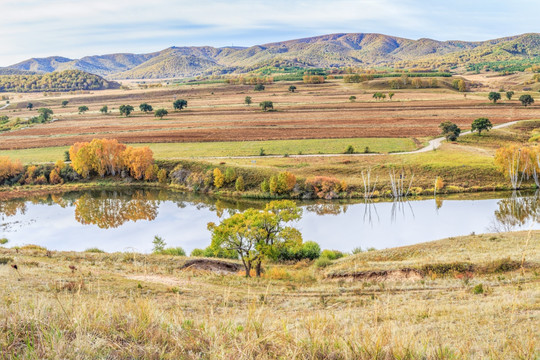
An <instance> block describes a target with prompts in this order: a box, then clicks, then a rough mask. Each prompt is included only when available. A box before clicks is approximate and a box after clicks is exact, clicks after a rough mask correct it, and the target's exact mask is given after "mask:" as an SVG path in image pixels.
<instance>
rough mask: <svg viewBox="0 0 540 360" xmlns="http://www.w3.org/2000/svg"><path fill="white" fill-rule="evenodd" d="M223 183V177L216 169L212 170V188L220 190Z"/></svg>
mask: <svg viewBox="0 0 540 360" xmlns="http://www.w3.org/2000/svg"><path fill="white" fill-rule="evenodd" d="M224 182H225V175H223V173H222V172H221V170H219V169H218V168H215V169H214V186H215V187H216V188H218V189H219V188H220V187H222V186H223V183H224Z"/></svg>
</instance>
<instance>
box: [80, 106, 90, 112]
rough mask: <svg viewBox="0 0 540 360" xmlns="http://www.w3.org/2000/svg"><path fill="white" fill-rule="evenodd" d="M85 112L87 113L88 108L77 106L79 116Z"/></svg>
mask: <svg viewBox="0 0 540 360" xmlns="http://www.w3.org/2000/svg"><path fill="white" fill-rule="evenodd" d="M87 111H88V106H86V105H82V106H79V114H84V113H85V112H87Z"/></svg>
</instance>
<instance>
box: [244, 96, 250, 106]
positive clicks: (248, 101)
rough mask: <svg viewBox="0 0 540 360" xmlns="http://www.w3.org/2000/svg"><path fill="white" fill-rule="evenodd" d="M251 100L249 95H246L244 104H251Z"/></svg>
mask: <svg viewBox="0 0 540 360" xmlns="http://www.w3.org/2000/svg"><path fill="white" fill-rule="evenodd" d="M251 103H252V101H251V96H246V98H245V99H244V104H246V105H248V106H249V105H251Z"/></svg>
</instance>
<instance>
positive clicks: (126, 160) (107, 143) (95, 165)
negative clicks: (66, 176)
mask: <svg viewBox="0 0 540 360" xmlns="http://www.w3.org/2000/svg"><path fill="white" fill-rule="evenodd" d="M69 157H70V159H71V166H72V167H73V169H74V170H75V171H76V172H77V173H78V174H79V175H81V176H82V177H83V178H88V177H89V176H90V175H91V174H97V175H99V176H101V177H103V176H105V175H113V176H114V175H117V174H120V173H121V172H122V171H127V172H129V174H130V175H131V176H132V177H133V178H135V179H137V180H141V179H145V180H153V179H155V178H156V177H157V176H159V174H158V172H159V170H158V169H157V166H155V165H154V157H153V153H152V150H150V148H148V147H146V146H145V147H140V148H134V147H131V146H126V145H124V144H121V143H119V142H118V141H117V140H115V139H112V140H109V139H94V140H92V141H91V142H79V143H75V144H74V145H73V146H71V148H70V149H69ZM163 171H165V170H163Z"/></svg>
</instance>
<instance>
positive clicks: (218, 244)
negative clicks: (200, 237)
mask: <svg viewBox="0 0 540 360" xmlns="http://www.w3.org/2000/svg"><path fill="white" fill-rule="evenodd" d="M301 216H302V209H301V208H298V207H297V206H296V204H295V203H294V202H293V201H290V200H282V201H272V202H270V203H268V204H267V205H266V208H265V209H264V210H257V209H248V210H246V211H244V212H242V213H237V214H234V215H233V216H231V217H229V218H227V219H225V220H223V221H222V222H221V223H220V224H219V225H216V224H214V223H208V230H210V231H211V232H212V244H211V245H210V246H211V247H212V248H215V249H218V248H222V249H225V250H235V251H236V252H237V253H238V254H239V255H240V258H241V260H242V263H243V264H244V269H245V272H246V277H250V276H251V270H252V269H255V274H256V276H257V277H260V276H261V274H262V262H263V260H265V259H270V260H275V259H277V256H278V255H279V253H280V251H282V250H284V249H290V248H297V247H298V246H300V245H301V244H302V234H300V232H299V231H298V230H297V229H296V228H294V227H292V226H285V225H286V224H287V223H290V222H293V221H297V220H299V219H300V218H301Z"/></svg>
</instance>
